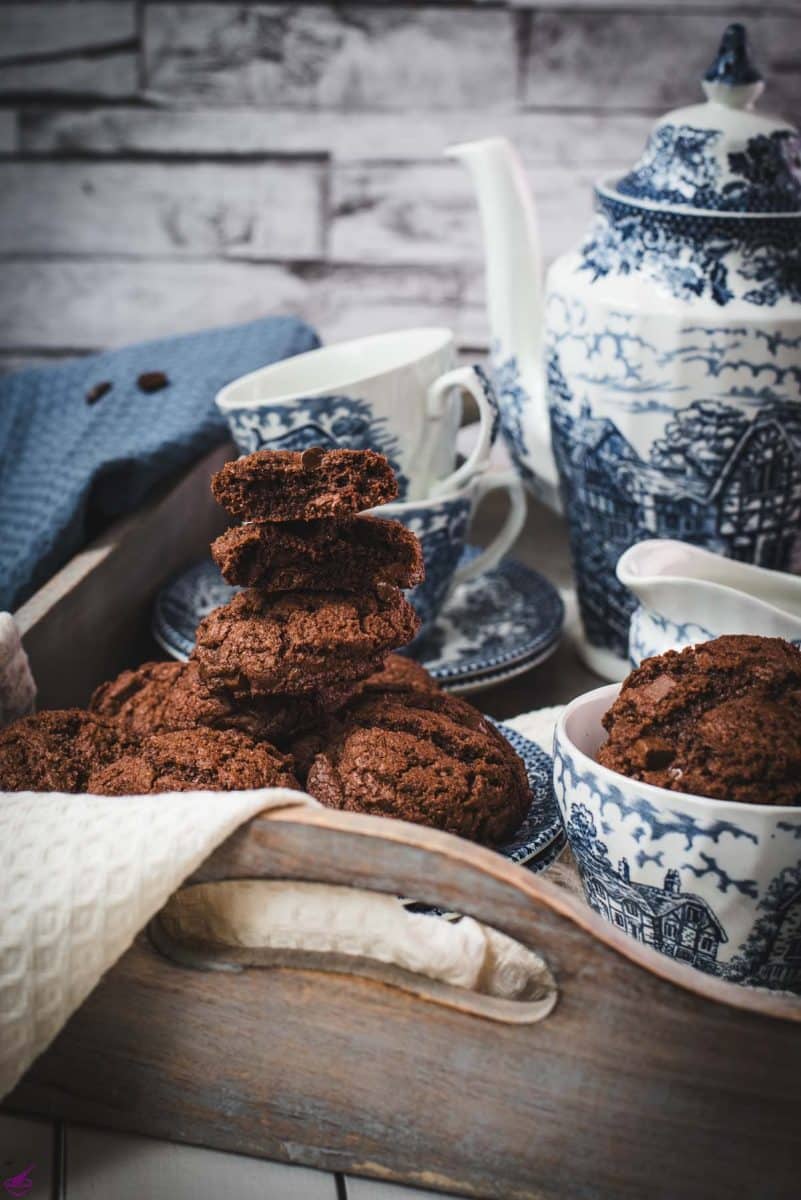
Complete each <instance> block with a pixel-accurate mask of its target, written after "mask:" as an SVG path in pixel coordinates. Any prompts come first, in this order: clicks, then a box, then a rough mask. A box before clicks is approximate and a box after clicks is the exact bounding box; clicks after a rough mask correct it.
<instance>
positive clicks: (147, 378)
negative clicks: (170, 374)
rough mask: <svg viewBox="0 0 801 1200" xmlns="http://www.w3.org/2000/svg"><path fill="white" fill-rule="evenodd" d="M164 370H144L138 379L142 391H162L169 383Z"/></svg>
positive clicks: (138, 385) (137, 384) (137, 382)
mask: <svg viewBox="0 0 801 1200" xmlns="http://www.w3.org/2000/svg"><path fill="white" fill-rule="evenodd" d="M169 382H170V381H169V379H168V378H167V376H166V375H165V374H164V372H163V371H143V372H142V374H141V375H140V376H139V378H138V379H137V381H136V386H137V387H138V388H139V390H140V392H148V393H150V392H160V391H161V389H162V388H165V387H166V386H167V384H168V383H169Z"/></svg>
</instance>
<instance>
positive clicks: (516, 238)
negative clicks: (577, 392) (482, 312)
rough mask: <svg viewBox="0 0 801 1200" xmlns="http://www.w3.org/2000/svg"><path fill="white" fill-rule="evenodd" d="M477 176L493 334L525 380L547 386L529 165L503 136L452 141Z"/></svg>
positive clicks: (454, 152)
mask: <svg viewBox="0 0 801 1200" xmlns="http://www.w3.org/2000/svg"><path fill="white" fill-rule="evenodd" d="M445 154H446V155H447V157H448V158H457V159H459V160H460V161H461V162H463V163H464V164H465V166H466V167H467V169H468V171H469V172H470V175H471V177H472V180H473V185H474V187H475V190H476V196H477V199H478V206H479V212H480V214H481V226H482V231H483V235H484V257H485V263H486V274H487V304H488V309H489V324H490V331H491V334H492V340H493V343H494V344H495V346H496V347H497V353H498V354H499V355H501V356H503V358H515V359H516V360H517V365H518V369H519V372H520V375H521V376H522V379H523V381H524V386H525V387H526V389H527V390H529V389H530V388H531V386H532V385H533V386H536V387H537V389H538V390H541V389H542V319H543V296H542V291H543V280H542V255H541V251H540V238H539V231H538V227H537V216H536V212H535V209H534V201H533V199H532V197H531V192H530V190H529V187H528V182H527V180H526V176H525V173H524V171H523V165H522V163H521V161H520V158H519V156H518V155H517V153H516V151H515V150H514V148H513V146H512V145H511V143H510V142H509V141H508V140H507V139H506V138H503V137H494V138H484V139H482V140H481V141H477V142H465V143H463V144H461V145H458V146H450V147H449V148H448V149H447V150H446V151H445Z"/></svg>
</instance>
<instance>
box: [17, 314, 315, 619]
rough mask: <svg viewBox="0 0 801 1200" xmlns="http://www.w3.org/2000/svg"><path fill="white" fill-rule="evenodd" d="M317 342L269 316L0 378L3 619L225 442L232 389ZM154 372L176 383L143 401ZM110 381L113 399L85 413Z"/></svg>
mask: <svg viewBox="0 0 801 1200" xmlns="http://www.w3.org/2000/svg"><path fill="white" fill-rule="evenodd" d="M317 345H319V340H318V338H317V335H316V334H315V333H314V331H313V330H312V329H310V328H309V326H308V325H304V324H303V323H302V322H301V321H297V320H295V319H293V318H289V317H270V318H266V319H264V320H261V321H253V322H251V323H250V324H248V325H236V326H232V327H230V328H227V329H213V330H209V331H208V332H206V333H196V334H192V335H190V336H188V337H177V338H166V339H163V340H160V341H155V342H145V343H142V344H141V345H138V346H127V347H126V348H125V349H122V350H112V351H108V352H107V353H105V354H97V355H92V357H90V358H79V359H75V360H73V361H71V362H68V363H65V364H64V365H63V366H60V367H54V368H40V367H36V368H30V369H28V370H25V371H20V372H18V373H17V374H15V375H9V376H6V377H5V378H2V379H0V610H3V609H13V608H15V607H16V606H18V605H19V604H21V603H22V602H23V601H24V600H26V599H27V598H28V596H30V595H31V593H32V592H34V591H35V590H36V588H38V587H40V586H41V585H42V584H43V583H44V582H45V580H46V579H48V578H49V576H50V575H52V574H53V572H54V571H56V570H58V568H59V567H61V566H63V565H64V563H65V562H67V561H68V559H69V558H71V557H72V555H73V554H75V552H76V551H77V550H79V549H80V548H81V547H82V546H84V545H85V544H86V542H87V541H88V540H89V539H90V538H91V537H92V536H94V535H95V534H96V533H97V532H98V530H99V529H101V528H102V527H103V525H104V524H106V523H107V522H108V521H109V520H111V519H112V518H115V517H119V516H122V515H123V514H125V513H130V512H132V511H133V510H134V509H136V508H137V507H138V506H139V505H140V504H141V503H142V501H143V500H144V499H145V497H146V496H147V494H148V492H150V490H151V489H152V488H153V486H154V485H155V484H157V483H159V482H160V481H161V480H164V479H167V478H169V476H170V475H172V474H173V473H174V472H176V471H179V470H180V469H181V468H183V467H186V466H188V465H189V464H190V463H192V462H193V461H195V460H196V459H198V458H200V457H201V456H202V455H203V454H205V453H206V452H207V451H208V450H210V449H212V447H214V446H215V445H218V444H219V443H220V442H222V441H223V440H224V439H225V438H226V436H227V426H226V423H225V420H224V418H223V417H221V416H220V414H219V413H218V412H217V410H216V408H215V405H214V396H215V394H216V392H217V391H218V390H219V389H220V388H221V387H222V386H223V385H224V384H226V383H229V382H230V381H231V380H232V379H236V377H237V376H238V375H244V374H245V373H246V372H248V371H255V370H256V369H257V368H258V367H262V366H265V365H266V364H267V363H271V362H276V361H278V359H281V358H287V357H289V356H290V355H292V354H299V353H301V352H302V351H304V350H313V349H314V347H315V346H317ZM147 371H163V372H164V373H165V374H166V375H167V377H168V379H169V384H168V386H167V387H165V388H163V389H162V390H161V391H157V392H153V393H151V394H149V395H148V394H145V393H144V392H142V391H141V390H140V389H139V388H138V387H137V383H136V380H137V377H138V376H139V375H140V374H142V373H143V372H147ZM103 381H108V382H110V383H111V384H112V385H113V386H112V388H111V390H110V391H109V392H108V393H107V394H106V395H104V396H103V397H102V398H101V399H100V400H98V401H97V402H96V403H95V404H88V403H87V401H86V395H87V392H88V391H89V389H90V388H92V387H93V386H94V385H95V384H98V383H100V382H103Z"/></svg>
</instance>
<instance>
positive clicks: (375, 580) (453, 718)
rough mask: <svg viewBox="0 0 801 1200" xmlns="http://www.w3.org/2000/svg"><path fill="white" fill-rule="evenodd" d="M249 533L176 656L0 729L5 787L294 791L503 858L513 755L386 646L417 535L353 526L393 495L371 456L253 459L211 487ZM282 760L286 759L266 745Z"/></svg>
mask: <svg viewBox="0 0 801 1200" xmlns="http://www.w3.org/2000/svg"><path fill="white" fill-rule="evenodd" d="M212 491H213V492H214V495H215V497H216V498H217V499H218V500H219V502H220V503H221V504H222V505H223V507H224V508H225V509H226V510H227V511H228V512H229V513H230V514H231V515H232V516H235V517H243V518H245V520H246V523H244V524H241V525H238V526H236V527H234V528H232V529H229V530H228V531H227V532H226V533H224V534H223V535H222V537H220V538H218V539H217V541H216V542H214V544H213V545H212V554H213V556H214V559H215V561H216V562H217V564H218V566H219V567H220V569H221V571H222V573H223V575H224V576H225V578H226V579H227V580H228V581H229V582H230V583H232V584H235V585H237V586H239V587H242V588H243V589H244V590H242V591H240V592H238V593H237V594H236V595H235V596H234V598H233V599H232V600H231V601H230V602H229V603H228V604H225V605H223V606H222V607H221V608H218V609H215V610H214V612H212V613H210V614H209V616H208V617H206V618H205V619H204V620H203V621H201V623H200V625H199V626H198V630H197V640H196V646H195V650H194V652H193V654H192V657H191V659H190V660H189V662H187V663H177V662H152V663H145V664H143V665H142V666H141V667H138V668H137V669H136V670H133V671H124V672H123V673H122V674H121V675H120V676H118V677H117V678H116V679H114V680H111V681H110V682H109V683H105V684H103V685H102V686H101V687H100V688H98V690H97V691H96V692H95V694H94V696H93V697H92V700H91V704H90V708H89V711H83V710H78V709H72V710H67V711H65V712H61V713H58V712H51V713H40V714H38V715H37V716H35V717H28V718H25V719H24V720H23V721H19V722H17V723H16V724H15V725H13V726H11V727H9V728H8V729H7V730H4V731H2V732H1V733H0V789H5V790H9V791H17V790H23V789H30V790H33V791H46V790H54V791H84V790H85V791H89V792H95V793H99V794H109V795H111V794H120V795H122V794H135V793H143V792H160V791H183V790H188V789H193V790H195V789H198V790H202V789H214V790H230V789H234V788H256V787H298V786H300V785H301V784H302V785H303V786H305V788H306V790H307V791H308V792H310V793H311V795H313V796H315V797H316V798H317V799H319V800H320V801H321V803H323V804H326V805H329V806H331V807H334V808H341V809H349V810H351V811H355V812H366V813H373V814H376V815H383V816H392V817H399V818H401V819H404V820H408V821H416V822H419V823H420V824H424V825H431V826H434V827H435V828H438V829H444V830H447V831H448V832H451V833H456V834H460V835H461V836H463V837H468V838H471V839H473V840H475V841H480V842H484V843H486V844H489V845H496V844H498V843H499V842H502V841H503V840H504V839H506V838H508V837H509V836H511V834H513V833H514V831H515V830H516V829H517V828H518V827H519V825H520V822H521V821H522V819H523V817H524V816H525V814H526V811H527V809H528V805H529V802H530V791H529V785H528V780H527V777H526V772H525V769H524V767H523V764H522V762H521V760H520V759H519V758H518V756H517V754H516V753H515V752H514V750H513V749H512V747H511V746H510V745H509V743H508V742H507V741H506V739H505V738H504V737H502V735H501V734H500V733H499V732H498V731H497V730H496V729H495V727H494V726H493V725H492V724H491V723H490V722H489V721H487V720H486V718H484V717H483V716H482V715H481V714H480V713H479V712H477V711H476V709H474V708H472V707H471V706H470V705H469V704H466V703H464V702H463V701H460V700H456V699H454V698H453V697H450V696H447V695H445V694H444V693H443V692H442V691H440V689H439V687H438V685H437V684H436V682H435V681H434V680H433V679H432V678H431V676H430V675H429V674H428V672H427V671H425V669H424V668H423V667H421V666H419V665H417V664H416V663H414V662H412V661H411V660H410V659H406V658H402V657H400V656H398V655H396V654H392V653H391V651H392V650H393V649H396V648H398V647H400V646H403V645H405V644H406V643H408V642H409V641H411V639H412V638H413V637H414V635H415V633H416V632H417V628H418V619H417V617H416V615H415V613H414V610H413V608H412V607H411V605H410V604H409V602H408V601H407V600H406V598H405V597H404V595H403V592H402V590H401V589H403V588H409V587H413V586H414V585H415V584H417V583H419V582H420V581H421V580H422V578H423V560H422V554H421V550H420V545H419V543H418V541H417V538H416V537H415V536H414V535H413V534H412V533H410V532H409V531H408V530H407V529H406V528H405V527H404V526H403V525H401V524H399V523H398V522H396V521H390V520H383V519H379V518H375V517H372V516H366V515H364V510H365V509H368V508H373V507H376V506H377V505H380V504H383V503H386V502H387V501H389V500H391V499H393V498H394V497H395V495H396V492H397V484H396V481H395V478H394V476H393V474H392V471H391V469H390V466H389V464H388V462H387V461H386V459H385V458H383V457H382V456H381V455H379V454H374V453H373V452H372V451H351V450H331V451H323V450H319V449H311V450H307V451H305V452H304V453H303V454H300V453H293V452H290V451H280V452H278V451H276V452H271V451H260V452H258V453H256V454H251V455H248V456H247V457H245V458H241V459H239V460H238V461H236V462H231V463H228V464H226V466H225V467H224V468H223V469H222V470H221V471H220V472H219V473H218V474H217V475H216V476H215V477H214V479H213V480H212ZM276 747H280V748H276Z"/></svg>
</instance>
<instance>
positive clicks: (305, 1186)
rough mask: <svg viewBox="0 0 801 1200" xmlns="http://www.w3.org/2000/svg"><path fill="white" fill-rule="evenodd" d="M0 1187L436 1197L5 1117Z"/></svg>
mask: <svg viewBox="0 0 801 1200" xmlns="http://www.w3.org/2000/svg"><path fill="white" fill-rule="evenodd" d="M20 1174H22V1175H23V1176H24V1178H25V1179H27V1181H29V1182H30V1184H31V1187H30V1189H29V1190H28V1191H24V1190H21V1188H22V1187H23V1186H24V1185H23V1183H22V1181H18V1184H17V1188H16V1189H15V1188H14V1186H13V1184H12V1185H11V1186H9V1184H10V1181H11V1180H12V1179H13V1177H14V1176H17V1175H20ZM4 1185H5V1187H4ZM0 1188H2V1189H3V1191H1V1192H0V1195H2V1194H4V1193H7V1194H9V1195H12V1196H26V1197H28V1198H29V1200H220V1198H221V1197H229V1196H230V1197H231V1200H426V1198H427V1197H428V1200H437V1198H436V1197H435V1196H434V1194H433V1193H432V1192H421V1191H419V1190H416V1189H409V1188H401V1187H398V1186H396V1185H395V1184H390V1183H375V1182H373V1181H372V1180H369V1179H354V1178H350V1177H348V1176H344V1175H329V1174H328V1173H327V1172H324V1171H310V1170H308V1169H307V1168H306V1167H288V1166H285V1165H284V1164H283V1163H273V1162H265V1161H264V1160H262V1159H256V1158H242V1157H240V1156H239V1155H237V1154H219V1153H218V1152H217V1151H214V1150H199V1149H197V1148H196V1147H193V1146H176V1145H173V1144H172V1143H171V1142H157V1141H153V1140H152V1139H150V1138H139V1137H130V1136H128V1135H127V1134H119V1133H101V1132H99V1131H96V1130H92V1129H83V1128H80V1127H78V1126H70V1125H66V1126H57V1125H54V1124H52V1123H51V1122H49V1121H40V1120H33V1119H31V1120H28V1119H26V1118H23V1117H12V1116H7V1115H5V1114H2V1113H0ZM439 1200H441V1195H440V1197H439Z"/></svg>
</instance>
